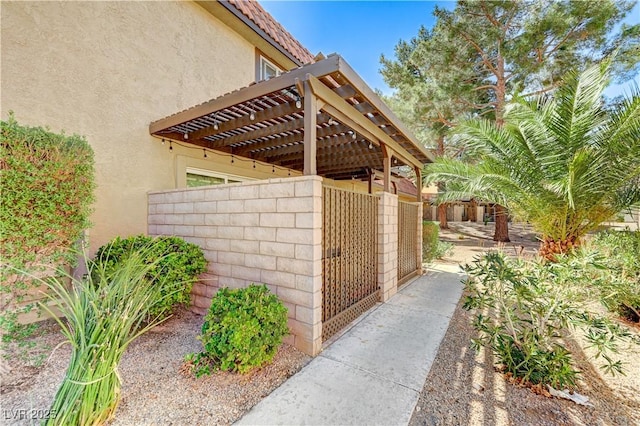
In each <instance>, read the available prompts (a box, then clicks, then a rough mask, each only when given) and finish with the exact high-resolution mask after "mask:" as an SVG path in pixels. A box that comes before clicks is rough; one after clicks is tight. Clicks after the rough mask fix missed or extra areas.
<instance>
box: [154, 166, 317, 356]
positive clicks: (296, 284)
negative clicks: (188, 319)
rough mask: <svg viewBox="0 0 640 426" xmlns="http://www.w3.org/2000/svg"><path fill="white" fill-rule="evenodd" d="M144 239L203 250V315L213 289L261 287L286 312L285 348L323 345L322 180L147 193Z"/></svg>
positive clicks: (311, 350) (198, 302)
mask: <svg viewBox="0 0 640 426" xmlns="http://www.w3.org/2000/svg"><path fill="white" fill-rule="evenodd" d="M149 234H150V235H177V236H180V237H182V238H184V239H185V240H187V241H190V242H193V243H195V244H198V245H199V246H200V247H202V248H203V250H204V253H205V257H206V258H207V260H208V261H209V264H208V268H209V273H208V274H206V275H205V276H204V280H203V281H201V282H200V283H198V284H196V285H195V286H194V289H193V295H194V298H193V305H194V309H195V310H196V311H197V312H199V313H205V312H206V311H207V310H208V308H209V306H210V304H211V297H212V296H213V295H214V293H215V291H216V290H217V288H218V287H219V286H224V287H231V288H239V287H246V286H247V285H249V284H251V283H252V282H254V283H264V284H267V285H268V286H269V288H270V289H271V291H272V292H273V293H275V294H277V295H278V297H279V298H280V300H282V301H283V302H284V304H285V305H286V306H287V308H288V310H289V327H290V329H291V333H292V335H291V336H289V338H288V343H290V344H293V345H295V346H296V347H297V348H298V349H300V350H302V351H304V352H306V353H308V354H310V355H315V354H317V353H318V352H319V350H320V347H321V344H322V338H321V332H322V329H321V327H322V323H321V321H322V312H321V309H322V300H321V299H322V295H321V288H322V178H320V177H318V176H302V177H292V178H286V179H270V180H261V181H256V182H243V183H237V184H228V185H218V186H208V187H202V188H189V189H184V190H173V191H160V192H152V193H150V194H149Z"/></svg>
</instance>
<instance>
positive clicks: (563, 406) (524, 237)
mask: <svg viewBox="0 0 640 426" xmlns="http://www.w3.org/2000/svg"><path fill="white" fill-rule="evenodd" d="M510 231H511V239H512V240H513V242H512V243H508V244H506V245H502V248H503V249H504V250H505V252H506V253H508V254H509V253H511V254H516V253H519V252H523V253H524V254H525V255H533V254H534V253H535V250H536V249H537V246H538V245H537V243H535V242H534V240H533V238H532V237H533V236H532V234H531V233H530V232H529V231H528V230H527V229H526V228H522V227H518V226H511V229H510ZM492 232H493V229H492V227H491V225H488V226H487V227H484V225H469V224H455V225H453V227H452V229H451V230H449V231H446V230H445V231H443V232H442V234H441V236H442V239H443V240H446V241H450V242H452V243H454V245H455V248H454V253H453V254H452V255H451V256H449V257H447V258H446V259H444V261H443V262H444V263H448V264H452V263H463V264H464V263H468V262H471V261H472V260H473V258H474V257H475V256H477V255H479V254H481V253H482V252H483V251H485V250H487V249H489V248H496V247H497V244H495V243H494V242H493V241H491V239H490V236H491V233H492ZM521 247H523V248H521ZM470 318H471V316H470V314H469V313H468V312H467V311H465V310H464V309H462V308H461V304H459V305H458V307H457V308H456V311H455V313H454V315H453V318H452V320H451V323H450V325H449V328H448V330H447V334H446V335H445V338H444V340H443V342H442V344H441V346H440V348H439V350H438V354H437V356H436V359H435V361H434V363H433V366H432V368H431V371H430V373H429V376H428V377H427V380H426V382H425V386H424V388H423V390H422V393H421V395H420V399H419V401H418V404H417V406H416V409H415V411H414V414H413V417H412V418H411V422H410V424H411V425H414V426H415V425H640V364H639V363H638V362H637V358H638V355H640V352H639V351H638V349H637V348H635V349H634V350H633V351H628V352H627V353H625V354H624V356H623V357H622V359H623V362H625V368H626V371H627V373H626V374H627V375H626V376H618V377H614V378H612V377H610V376H603V375H601V374H600V372H599V371H598V369H597V368H593V367H592V366H591V364H589V363H588V362H587V361H586V358H585V354H584V351H583V350H582V346H581V345H580V343H579V342H576V341H574V340H571V341H567V342H566V344H567V346H568V347H569V348H570V349H571V350H572V352H573V353H574V357H575V359H576V361H577V362H578V363H579V364H580V365H582V366H584V365H586V366H587V368H583V372H582V380H581V383H580V390H579V392H580V393H581V394H583V395H586V396H588V397H589V399H590V401H591V402H592V403H593V405H594V407H584V406H580V405H577V404H575V403H573V402H571V401H567V400H562V399H557V398H547V397H544V396H540V395H537V394H535V393H533V392H531V391H530V390H529V389H527V388H522V387H518V386H516V385H513V384H510V383H507V382H506V381H505V379H504V377H503V375H502V374H500V373H498V372H496V371H495V369H494V367H493V356H492V354H491V353H489V352H487V351H482V352H480V353H478V354H476V353H475V352H474V351H473V349H471V348H470V346H469V343H470V339H471V337H472V336H474V330H473V328H472V327H471V326H470ZM635 330H636V332H638V331H640V330H638V329H635Z"/></svg>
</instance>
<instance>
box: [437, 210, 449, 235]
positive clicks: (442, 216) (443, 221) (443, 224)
mask: <svg viewBox="0 0 640 426" xmlns="http://www.w3.org/2000/svg"><path fill="white" fill-rule="evenodd" d="M438 220H439V221H440V229H449V224H448V223H447V204H439V205H438Z"/></svg>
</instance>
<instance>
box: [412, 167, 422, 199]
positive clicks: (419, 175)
mask: <svg viewBox="0 0 640 426" xmlns="http://www.w3.org/2000/svg"><path fill="white" fill-rule="evenodd" d="M414 171H415V172H416V188H417V189H418V196H417V197H416V201H417V202H419V203H421V202H422V169H421V168H420V167H415V168H414Z"/></svg>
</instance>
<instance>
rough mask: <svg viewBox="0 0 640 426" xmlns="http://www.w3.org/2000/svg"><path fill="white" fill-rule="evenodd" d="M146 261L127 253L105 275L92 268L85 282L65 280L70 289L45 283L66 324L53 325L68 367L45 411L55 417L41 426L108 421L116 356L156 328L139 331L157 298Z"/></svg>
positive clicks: (116, 395) (115, 391)
mask: <svg viewBox="0 0 640 426" xmlns="http://www.w3.org/2000/svg"><path fill="white" fill-rule="evenodd" d="M146 259H148V253H145V252H144V250H142V251H141V252H136V253H132V254H130V255H129V256H128V257H127V258H126V259H124V260H123V261H122V262H120V263H118V265H117V266H116V267H114V268H113V269H111V270H110V271H109V272H108V273H107V271H106V269H105V268H104V265H96V264H93V265H92V266H90V268H93V269H92V270H91V274H90V275H89V276H88V278H87V279H86V280H84V281H79V280H74V279H72V278H71V280H72V283H73V285H72V286H71V288H69V287H68V286H67V285H65V283H64V282H63V281H61V280H52V281H48V282H47V285H48V286H49V287H50V288H51V290H52V294H51V295H50V296H49V298H50V300H51V301H54V302H56V304H57V306H58V308H59V309H60V311H61V312H62V314H63V315H64V317H65V318H66V319H65V320H64V321H63V320H62V319H59V318H57V317H56V320H57V321H58V323H59V324H60V327H61V329H62V333H63V334H64V335H65V337H66V338H67V340H68V341H69V342H70V343H71V360H70V362H69V367H68V369H67V372H66V374H65V377H64V379H63V382H62V384H61V385H60V388H59V389H58V391H57V393H56V395H55V397H54V401H53V404H52V405H51V412H52V413H56V415H55V416H54V417H52V418H50V419H49V420H48V422H47V424H50V425H94V424H105V423H106V422H107V421H108V420H109V419H110V418H112V416H113V414H114V412H115V409H116V407H117V405H118V402H119V400H120V375H119V374H118V364H119V363H120V359H121V357H122V354H123V353H124V351H125V350H126V348H127V346H128V345H129V344H130V343H131V342H132V341H133V340H134V339H135V338H137V337H138V336H140V335H141V334H143V333H144V332H146V331H148V330H149V329H150V328H151V327H153V326H155V325H157V324H158V322H159V320H156V321H153V322H151V323H147V324H146V325H145V321H146V318H147V317H148V313H149V309H150V307H151V305H152V303H151V301H154V300H159V299H161V298H162V297H163V296H162V295H160V294H159V287H158V286H156V285H154V283H153V281H150V280H149V279H148V278H147V276H148V273H149V272H150V270H151V269H153V268H154V267H155V266H156V265H154V264H153V263H148V262H147V260H146ZM69 278H70V277H69ZM43 307H44V309H47V310H48V308H47V307H46V306H43ZM52 315H53V314H52Z"/></svg>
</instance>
